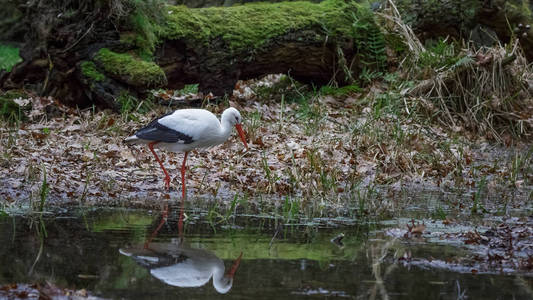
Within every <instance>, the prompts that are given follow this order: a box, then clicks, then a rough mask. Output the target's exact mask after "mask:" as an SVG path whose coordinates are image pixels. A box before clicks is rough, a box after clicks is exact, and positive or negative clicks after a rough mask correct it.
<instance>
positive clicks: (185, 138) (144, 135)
mask: <svg viewBox="0 0 533 300" xmlns="http://www.w3.org/2000/svg"><path fill="white" fill-rule="evenodd" d="M171 114H172V112H171V113H168V114H166V115H164V116H161V117H159V118H157V119H155V120H153V121H152V122H150V123H149V124H148V125H146V126H145V127H143V128H141V129H139V130H138V131H137V132H136V133H135V135H136V136H137V137H138V138H140V139H143V140H149V141H158V142H164V143H177V142H180V141H181V142H182V143H183V144H190V143H192V142H193V139H192V137H191V136H189V135H187V134H185V133H182V132H179V131H177V130H174V129H171V128H168V127H166V126H165V125H162V124H161V123H159V122H158V121H159V120H160V119H161V118H164V117H166V116H168V115H171Z"/></svg>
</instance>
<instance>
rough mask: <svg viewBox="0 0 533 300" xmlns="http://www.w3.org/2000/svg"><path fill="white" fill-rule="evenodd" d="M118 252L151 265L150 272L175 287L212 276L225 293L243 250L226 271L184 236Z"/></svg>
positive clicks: (195, 284) (194, 284) (200, 283)
mask: <svg viewBox="0 0 533 300" xmlns="http://www.w3.org/2000/svg"><path fill="white" fill-rule="evenodd" d="M119 252H120V253H121V254H123V255H126V256H129V257H131V258H133V259H134V260H135V261H136V262H137V263H139V264H141V265H142V266H144V267H146V268H148V269H150V274H152V276H154V277H156V278H157V279H159V280H161V281H163V282H164V283H166V284H169V285H172V286H178V287H200V286H203V285H205V284H206V283H207V282H209V280H210V279H211V278H213V286H214V287H215V289H216V290H217V292H219V293H222V294H225V293H227V292H228V291H229V290H230V289H231V287H232V285H233V277H234V275H235V272H236V271H237V268H238V267H239V264H240V261H241V258H242V253H241V254H240V256H239V257H238V258H237V259H236V260H235V261H234V263H233V265H232V266H231V268H230V269H229V270H228V272H225V267H224V262H223V261H222V260H221V259H220V258H218V257H217V256H216V255H215V254H214V253H212V252H211V251H208V250H206V249H197V248H192V247H190V246H189V245H187V244H186V243H184V242H183V239H172V241H171V243H151V244H150V245H149V246H141V245H138V246H137V247H131V248H121V249H120V250H119Z"/></svg>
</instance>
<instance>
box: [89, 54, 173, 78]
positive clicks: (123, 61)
mask: <svg viewBox="0 0 533 300" xmlns="http://www.w3.org/2000/svg"><path fill="white" fill-rule="evenodd" d="M94 60H95V61H96V62H97V63H98V64H99V65H100V66H101V67H102V68H103V69H104V71H105V72H106V73H108V74H110V75H111V76H112V77H114V78H116V79H118V80H121V81H124V82H126V83H127V84H129V85H132V86H135V87H159V86H164V85H166V84H167V78H166V76H165V72H164V71H163V70H162V69H161V68H160V67H159V66H158V65H157V64H155V63H153V62H148V61H144V60H141V59H138V58H135V57H133V56H132V55H130V54H128V53H116V52H113V51H111V50H109V49H107V48H102V49H100V50H99V51H98V53H97V54H96V56H95V57H94Z"/></svg>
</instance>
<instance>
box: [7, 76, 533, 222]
mask: <svg viewBox="0 0 533 300" xmlns="http://www.w3.org/2000/svg"><path fill="white" fill-rule="evenodd" d="M285 80H286V79H283V78H281V77H279V76H277V77H276V76H273V77H270V78H268V79H265V80H263V81H253V82H248V83H246V84H245V83H243V84H241V85H240V86H239V88H238V89H237V90H236V91H235V94H234V95H233V97H231V99H229V100H226V101H222V102H220V103H218V104H216V103H204V106H205V108H207V109H209V110H211V111H212V112H214V113H215V114H217V115H219V113H221V112H222V111H223V110H224V109H225V108H226V107H227V106H228V105H231V106H234V107H236V108H237V109H239V110H240V111H241V113H242V115H243V118H244V128H245V131H246V135H247V140H248V141H249V146H250V149H249V150H248V151H245V148H244V147H243V145H242V143H240V141H239V140H238V138H235V136H236V134H234V135H233V137H232V138H230V140H229V141H228V142H226V143H225V144H223V145H220V146H217V147H214V148H212V149H208V150H201V151H193V152H192V153H191V155H190V156H189V158H188V162H187V165H188V170H187V185H188V186H187V188H188V190H187V193H188V198H189V199H200V200H205V201H207V202H210V201H216V202H220V203H221V205H222V204H224V203H225V204H229V203H231V201H233V200H235V199H239V200H242V199H248V200H249V201H251V202H252V203H255V204H256V205H258V204H257V203H258V202H263V200H265V199H266V201H265V202H267V203H272V204H277V203H278V204H279V203H283V202H284V201H286V199H287V198H290V201H297V202H299V203H302V205H301V206H302V207H303V206H306V205H307V204H312V205H315V206H319V207H324V206H327V207H329V208H332V209H339V208H343V207H347V206H356V207H358V208H361V205H360V202H361V201H363V200H365V199H362V198H368V199H366V200H365V203H364V205H365V207H363V208H364V209H366V210H369V211H372V212H373V213H376V214H380V213H385V212H387V211H394V210H395V209H397V208H398V207H396V206H398V203H397V200H394V201H393V200H392V199H396V198H397V197H391V195H407V194H418V193H420V191H431V192H453V191H455V192H459V193H460V194H462V195H463V196H465V198H468V197H470V199H469V200H468V202H461V203H462V206H465V207H468V208H470V209H473V210H475V209H480V208H483V209H485V210H487V209H495V208H496V207H500V208H501V207H502V204H504V205H505V208H506V209H507V208H512V207H523V205H524V203H528V202H531V198H532V197H533V190H532V186H533V166H532V165H533V163H532V161H533V144H531V143H527V142H526V141H523V140H522V141H520V140H518V141H516V140H513V139H512V138H511V137H507V143H508V145H504V144H502V143H496V142H494V141H490V140H487V138H486V137H484V136H477V135H476V134H475V133H473V132H471V131H468V130H465V129H464V128H462V127H459V126H457V127H454V128H451V129H450V128H443V127H442V126H440V125H438V124H434V123H430V122H427V121H421V119H417V117H416V116H414V115H408V114H407V113H406V111H409V104H407V103H406V104H405V107H402V106H403V104H401V105H402V106H395V105H389V106H388V107H381V106H379V105H376V100H375V99H376V96H375V95H376V94H378V93H382V92H383V91H382V90H380V86H379V85H375V86H373V87H371V88H369V89H367V92H366V94H363V93H362V92H353V91H350V92H348V93H346V94H343V95H331V94H332V93H331V91H330V94H328V93H327V92H315V93H314V94H313V96H312V97H310V98H307V99H306V100H305V101H300V100H297V99H296V98H297V97H296V96H298V95H302V96H303V92H301V91H299V90H298V89H297V88H296V87H295V86H294V85H290V84H288V85H286V84H285V83H283V81H285ZM280 85H281V86H282V87H281V89H282V92H280V90H279V89H278V90H276V88H279V86H280ZM291 89H292V90H291ZM273 91H275V92H276V94H272V93H271V92H273ZM282 95H283V97H281V96H282ZM291 95H292V96H291ZM295 95H296V96H295ZM192 96H193V95H188V96H185V97H192ZM289 96H291V97H293V98H292V99H291V98H290V97H289ZM159 97H160V98H164V99H166V101H169V100H172V99H173V98H174V99H176V98H180V97H174V96H173V94H172V92H170V91H167V92H160V94H159ZM185 97H181V98H180V99H182V100H183V99H184V98H185ZM281 98H283V99H281ZM295 99H296V100H295ZM18 101H19V102H21V103H23V102H25V101H26V102H27V101H30V102H32V110H31V111H29V112H27V115H28V119H27V120H26V121H23V122H21V123H19V125H18V126H9V125H8V124H5V126H2V128H1V129H0V145H1V149H0V152H1V156H0V165H1V166H2V168H1V169H0V176H2V180H0V197H1V198H3V199H2V206H3V208H4V209H6V208H9V207H30V208H31V205H30V204H32V203H33V205H35V204H39V203H40V201H41V199H42V197H41V196H43V194H42V192H43V183H45V182H46V184H47V186H48V189H47V193H46V194H45V195H44V196H45V197H46V199H45V200H46V201H47V203H49V204H61V205H65V204H70V205H99V206H102V205H104V206H124V207H144V208H147V207H156V206H160V205H162V203H164V202H165V201H174V200H175V198H176V197H180V195H181V186H180V182H181V178H180V172H179V169H180V166H181V160H182V156H183V154H181V153H170V152H164V151H158V152H159V155H160V156H161V159H162V161H163V163H164V165H165V166H166V168H167V169H168V171H169V173H170V174H171V177H172V184H171V190H170V192H167V191H166V190H165V189H164V185H163V180H162V179H163V173H162V171H161V170H160V168H159V166H158V164H157V163H156V162H155V160H154V158H153V156H152V154H151V153H150V151H149V150H148V148H147V147H142V146H134V147H131V148H128V147H127V146H126V145H124V144H123V142H122V140H123V139H124V138H125V137H127V136H129V135H131V134H133V133H134V132H135V130H136V129H139V128H140V127H142V126H143V125H144V124H146V123H148V122H149V121H150V120H152V119H153V118H155V117H157V116H159V115H161V114H163V113H165V112H167V111H169V110H172V109H173V108H171V105H152V106H151V110H150V111H148V112H146V113H140V112H133V111H130V112H125V113H122V114H118V113H112V112H110V111H105V110H104V111H95V110H92V109H85V110H83V111H74V110H72V109H71V108H66V107H61V106H60V105H59V104H58V103H55V102H54V101H53V100H52V99H49V98H40V97H32V98H28V99H19V100H18ZM168 103H170V102H168ZM178 103H179V101H178ZM182 103H183V102H182ZM373 194H376V195H377V194H379V196H376V195H373ZM496 195H500V197H497V196H496ZM258 199H260V200H258ZM490 199H497V200H495V202H494V201H490Z"/></svg>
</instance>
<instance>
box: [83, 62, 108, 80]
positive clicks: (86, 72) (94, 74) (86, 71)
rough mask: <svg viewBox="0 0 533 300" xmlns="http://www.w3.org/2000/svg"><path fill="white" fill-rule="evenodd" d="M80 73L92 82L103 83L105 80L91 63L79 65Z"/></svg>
mask: <svg viewBox="0 0 533 300" xmlns="http://www.w3.org/2000/svg"><path fill="white" fill-rule="evenodd" d="M81 73H82V74H83V76H85V77H87V78H89V79H91V80H92V81H103V80H104V79H105V75H104V74H102V73H100V72H99V71H98V70H97V69H96V65H95V64H94V63H93V62H92V61H84V62H82V63H81Z"/></svg>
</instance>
